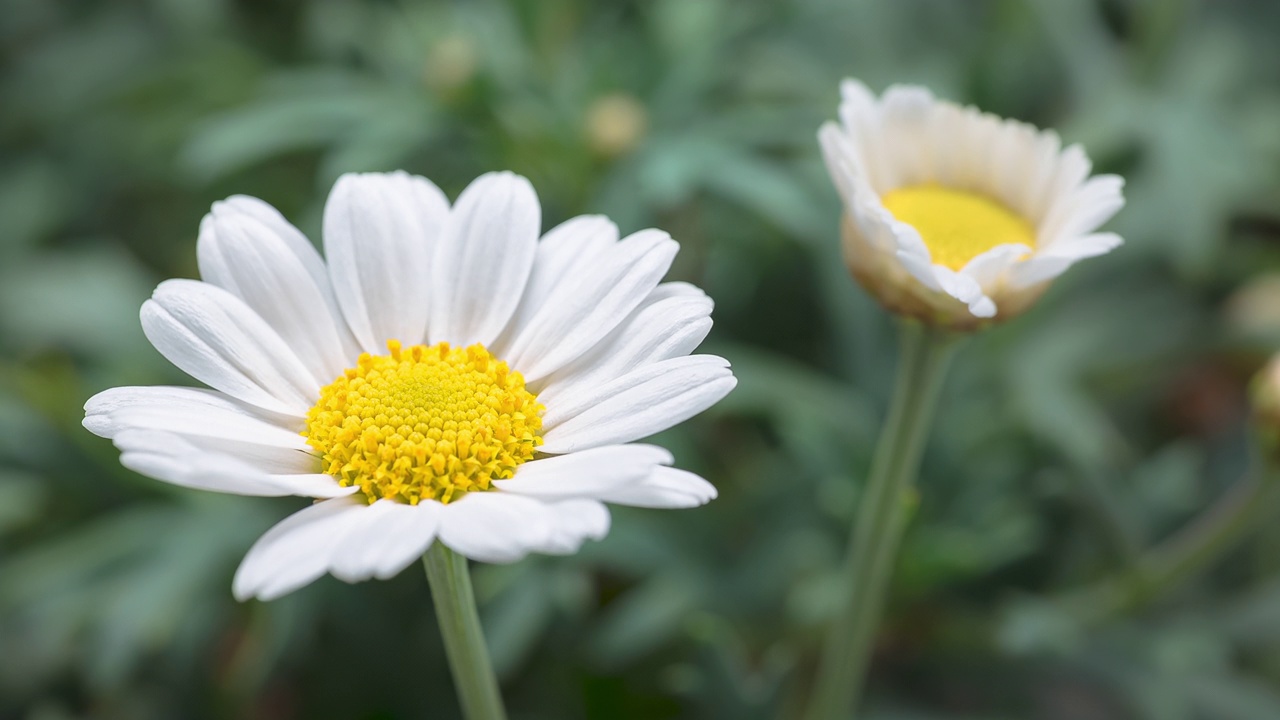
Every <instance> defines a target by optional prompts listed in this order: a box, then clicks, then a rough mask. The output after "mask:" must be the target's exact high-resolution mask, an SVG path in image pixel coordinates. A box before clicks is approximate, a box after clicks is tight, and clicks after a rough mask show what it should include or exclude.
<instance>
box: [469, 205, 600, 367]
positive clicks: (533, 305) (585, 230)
mask: <svg viewBox="0 0 1280 720" xmlns="http://www.w3.org/2000/svg"><path fill="white" fill-rule="evenodd" d="M617 242H618V226H617V225H614V224H613V222H612V221H610V220H609V218H607V217H604V216H603V215H579V216H578V217H575V218H570V219H568V220H566V221H564V222H562V223H560V224H559V225H557V226H555V227H554V228H552V229H550V230H548V231H547V234H546V235H543V236H542V240H540V241H539V242H538V250H537V252H536V253H535V255H534V261H533V270H531V271H530V273H529V282H528V284H527V285H526V286H525V289H524V294H523V295H522V296H521V298H520V305H519V306H518V307H517V308H516V311H515V314H514V315H512V317H511V322H510V323H509V324H508V326H507V330H506V332H504V333H503V338H502V339H500V340H499V341H498V342H497V343H496V344H495V345H494V347H493V348H492V349H493V351H494V352H495V353H498V354H499V355H500V356H501V357H509V354H508V353H507V348H508V347H510V341H511V340H512V339H513V338H514V336H515V335H516V334H518V333H519V331H520V329H521V328H523V327H525V326H526V325H528V324H529V321H530V320H532V319H533V316H534V315H535V314H537V313H538V311H539V310H541V309H542V306H543V305H544V304H546V302H547V300H548V299H549V298H550V297H551V296H552V294H553V293H555V292H556V291H557V290H559V289H560V288H562V287H563V286H564V284H565V282H566V280H567V279H568V278H571V277H574V276H576V275H581V274H583V273H588V272H591V268H592V266H593V265H594V263H595V260H596V257H597V256H598V255H600V254H602V253H604V252H605V251H607V250H608V249H609V248H611V247H613V246H614V245H615V244H617Z"/></svg>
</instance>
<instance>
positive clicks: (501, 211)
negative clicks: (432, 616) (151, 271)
mask: <svg viewBox="0 0 1280 720" xmlns="http://www.w3.org/2000/svg"><path fill="white" fill-rule="evenodd" d="M540 224H541V209H540V207H539V204H538V198H537V196H536V195H535V193H534V190H533V188H532V187H531V186H530V184H529V182H528V181H527V180H525V179H524V178H522V177H519V176H516V175H512V174H510V173H495V174H489V175H485V176H482V177H480V178H479V179H477V180H476V181H475V182H473V183H472V184H471V185H470V186H469V187H468V188H467V189H466V190H464V191H463V193H462V194H461V196H460V197H459V198H458V199H457V202H455V203H454V204H453V206H452V207H450V205H449V203H448V201H447V200H446V198H445V196H444V194H443V193H442V192H441V191H440V190H439V189H438V188H437V187H436V186H435V185H433V184H432V183H431V182H430V181H428V180H426V179H424V178H421V177H415V176H411V175H408V174H405V173H392V174H364V175H346V176H344V177H342V178H341V179H339V180H338V182H337V184H336V185H335V187H334V188H333V191H332V193H331V194H330V196H329V199H328V202H327V204H326V206H325V212H324V249H325V255H326V257H325V258H323V259H322V258H321V256H320V254H319V253H318V252H317V251H316V250H315V248H314V247H313V246H312V245H311V243H310V242H309V241H308V240H307V239H306V238H305V237H304V236H303V235H302V233H300V232H299V231H298V230H297V229H295V228H294V227H293V226H292V225H290V224H289V223H288V222H287V221H286V220H285V219H284V218H283V217H282V216H281V215H280V214H279V213H278V212H276V211H275V210H274V209H273V208H271V207H270V206H269V205H267V204H266V203H264V202H262V201H260V200H256V199H253V198H249V197H233V198H230V199H228V200H226V201H224V202H220V203H217V204H215V205H214V207H213V210H212V212H211V213H210V214H209V215H208V216H206V217H205V219H204V222H203V223H202V225H201V228H200V237H199V244H198V259H199V266H200V275H201V277H202V278H203V280H202V281H194V280H169V281H166V282H164V283H161V284H160V286H159V287H158V288H157V289H156V291H155V293H154V295H153V296H152V298H151V299H150V300H148V301H147V302H146V303H145V304H144V305H143V306H142V312H141V318H142V326H143V329H144V331H145V332H146V335H147V338H148V339H149V340H150V341H151V343H152V344H153V345H154V346H155V347H156V349H157V350H159V351H160V352H161V353H162V354H163V355H164V356H165V357H166V358H168V359H169V360H170V361H171V362H172V363H173V364H174V365H176V366H177V367H178V368H180V369H182V370H183V371H185V372H186V373H188V374H189V375H191V376H192V377H193V378H195V379H196V380H199V381H201V382H203V383H205V384H206V385H208V386H209V387H211V388H212V389H211V390H205V389H196V388H187V387H124V388H114V389H111V390H107V391H105V392H103V393H100V394H99V395H97V396H95V397H93V398H92V399H90V400H89V402H88V403H87V405H86V406H85V420H84V424H85V427H87V428H88V429H89V430H91V431H92V432H94V433H96V434H98V435H101V436H103V437H106V438H110V439H111V440H113V441H114V442H115V444H116V446H117V447H118V448H119V449H120V451H121V462H122V463H123V464H124V465H126V466H128V467H129V468H132V469H133V470H136V471H138V472H140V473H143V474H145V475H149V476H151V477H154V478H157V479H160V480H164V481H167V482H171V483H175V484H178V485H183V486H188V487H193V488H200V489H205V490H213V491H219V492H228V493H237V494H241V495H300V496H306V497H312V498H318V499H319V501H318V502H316V503H315V504H313V505H311V506H309V507H307V508H306V509H303V510H301V511H299V512H297V513H295V514H294V515H292V516H291V517H289V518H287V519H285V520H284V521H283V522H281V523H280V524H278V525H276V526H275V527H274V528H272V529H271V530H270V531H268V532H267V533H266V534H265V535H264V536H263V537H262V538H261V539H260V540H259V541H258V542H257V543H256V544H255V545H254V546H253V548H252V549H251V550H250V551H249V554H248V556H247V557H246V558H245V559H244V561H243V563H242V564H241V566H240V568H239V570H238V571H237V573H236V577H235V582H234V592H235V595H236V597H238V598H241V599H245V598H249V597H259V598H263V599H270V598H275V597H278V596H280V595H283V594H285V593H288V592H290V591H292V590H294V589H296V588H298V587H300V586H302V585H305V584H307V583H309V582H311V581H313V580H315V579H316V578H317V577H319V576H321V575H323V574H324V573H326V572H329V573H332V574H333V575H335V576H336V577H338V578H340V579H342V580H345V581H347V582H355V581H359V580H364V579H367V578H371V577H378V578H387V577H390V576H392V575H395V574H396V573H398V572H400V571H401V570H402V569H403V568H405V567H406V566H407V565H409V564H410V563H411V562H413V561H414V560H416V559H417V558H418V557H419V556H421V555H423V553H424V552H425V551H426V550H427V549H428V548H429V547H430V546H431V545H432V543H433V542H439V543H442V544H443V545H444V546H446V547H448V548H451V549H452V550H453V551H455V552H456V553H458V554H460V555H463V556H466V557H469V558H472V559H474V560H480V561H485V562H510V561H515V560H517V559H519V558H521V557H523V556H525V555H526V554H527V553H530V552H542V553H572V552H574V551H576V550H577V548H578V547H579V546H580V545H581V544H582V542H583V541H584V540H585V539H587V538H591V539H599V538H601V537H603V536H604V535H605V533H606V532H607V531H608V528H609V512H608V510H607V509H606V508H605V505H604V503H606V502H609V503H619V504H624V505H636V506H642V507H658V508H676V507H692V506H696V505H701V504H703V503H705V502H707V501H708V500H710V499H712V498H714V497H715V495H716V491H715V489H714V488H713V487H712V486H711V485H710V484H709V483H707V482H706V481H705V480H703V479H702V478H700V477H698V476H696V475H694V474H692V473H689V472H685V471H682V470H677V469H674V468H672V467H669V465H670V464H671V462H672V457H671V455H670V454H669V453H668V452H667V451H666V450H663V449H662V448H658V447H654V446H650V445H640V444H632V443H633V441H635V440H638V439H640V438H643V437H645V436H648V435H651V434H653V433H655V432H658V431H660V430H664V429H666V428H669V427H671V426H673V425H675V424H677V423H680V422H682V421H684V420H686V419H688V418H689V417H691V416H693V415H695V414H697V413H699V412H701V411H703V410H705V409H707V408H708V407H710V406H711V405H712V404H714V403H716V402H717V401H718V400H720V399H721V398H722V397H724V396H725V395H726V394H727V393H728V392H729V391H730V390H731V389H732V388H733V387H734V384H735V382H736V381H735V379H734V377H733V375H732V374H731V372H730V370H729V368H728V362H726V361H725V360H723V359H721V358H718V357H712V356H708V355H690V353H691V352H692V351H693V350H694V348H696V347H697V346H698V344H699V343H700V342H701V341H702V339H703V338H704V337H705V336H706V334H707V332H708V331H709V330H710V328H711V318H710V314H711V309H712V303H711V300H710V299H709V298H707V296H706V295H705V294H703V293H702V291H700V290H699V289H698V288H696V287H693V286H691V285H688V284H685V283H677V282H671V283H660V281H661V279H662V277H663V275H665V274H666V272H667V269H668V267H669V266H670V264H671V262H672V259H673V258H674V257H675V255H676V251H677V249H678V248H677V244H676V242H675V241H673V240H672V239H671V238H670V237H669V236H668V235H667V234H666V233H663V232H660V231H657V230H643V231H641V232H637V233H635V234H633V235H630V236H628V237H626V238H625V239H622V240H619V237H618V229H617V227H616V226H615V225H614V224H613V223H611V222H610V221H609V220H608V219H606V218H604V217H599V216H583V217H578V218H574V219H572V220H569V221H568V222H565V223H564V224H562V225H560V226H559V227H557V228H555V229H553V230H551V231H550V232H548V233H546V235H545V236H543V237H542V238H541V240H539V232H540Z"/></svg>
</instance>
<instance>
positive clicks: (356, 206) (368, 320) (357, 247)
mask: <svg viewBox="0 0 1280 720" xmlns="http://www.w3.org/2000/svg"><path fill="white" fill-rule="evenodd" d="M448 215H449V205H448V201H447V200H446V199H445V197H444V193H442V192H440V189H439V188H437V187H436V186H435V185H434V184H432V183H431V181H430V180H427V179H426V178H422V177H418V176H416V175H409V174H407V173H403V172H394V173H387V174H381V173H367V174H349V175H343V176H342V177H341V178H339V179H338V182H337V184H335V185H334V186H333V191H332V192H331V193H330V194H329V200H328V202H326V203H325V207H324V249H325V255H326V256H327V257H328V261H329V274H330V277H331V278H332V281H333V289H334V293H335V294H336V295H337V297H338V303H339V304H340V305H341V307H342V313H343V316H344V317H345V318H346V320H347V323H348V325H350V327H351V330H352V332H353V333H354V334H355V336H356V338H357V339H358V340H359V342H360V345H361V347H363V348H364V350H365V351H366V352H369V353H372V354H375V355H378V354H385V353H386V343H387V340H390V339H395V340H399V341H401V342H402V343H404V344H405V345H414V344H417V343H420V342H422V340H423V338H425V337H426V328H427V320H428V318H429V316H430V304H431V290H430V286H431V282H430V272H431V268H430V265H431V256H432V252H433V249H434V247H435V246H436V245H437V244H438V243H439V235H440V234H441V232H442V228H443V226H444V225H445V223H446V219H447V218H448Z"/></svg>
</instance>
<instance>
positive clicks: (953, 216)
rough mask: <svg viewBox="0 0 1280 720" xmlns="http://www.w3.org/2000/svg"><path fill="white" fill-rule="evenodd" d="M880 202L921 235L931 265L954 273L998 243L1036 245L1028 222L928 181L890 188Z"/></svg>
mask: <svg viewBox="0 0 1280 720" xmlns="http://www.w3.org/2000/svg"><path fill="white" fill-rule="evenodd" d="M880 202H881V203H882V204H883V205H884V207H885V209H886V210H888V211H889V212H891V213H893V216H894V217H895V218H897V219H898V220H900V221H902V222H904V223H906V224H908V225H910V226H911V227H914V228H915V229H916V231H917V232H919V233H920V237H921V238H923V239H924V244H925V245H927V246H928V247H929V254H930V255H931V256H932V258H933V262H935V263H937V264H939V265H945V266H947V267H949V268H951V269H952V270H960V269H961V268H963V267H964V266H965V265H966V264H968V262H969V261H970V260H972V259H974V258H975V257H977V256H979V255H981V254H982V253H984V252H986V251H988V250H990V249H991V248H993V247H996V246H997V245H1005V244H1008V243H1021V244H1023V245H1026V246H1028V247H1031V248H1034V247H1035V246H1036V231H1035V228H1033V227H1032V226H1031V223H1029V222H1027V221H1026V220H1024V219H1023V218H1022V217H1021V216H1019V215H1018V214H1017V213H1015V212H1013V211H1012V210H1010V209H1009V208H1007V207H1005V206H1004V205H1002V204H1001V203H999V202H997V201H995V200H992V199H990V198H988V197H985V196H983V195H979V194H977V193H971V192H966V191H964V190H953V189H951V188H946V187H943V186H941V185H936V184H933V183H927V184H924V185H911V186H909V187H904V188H898V189H897V190H891V191H889V192H887V193H885V195H884V197H882V198H881V199H880Z"/></svg>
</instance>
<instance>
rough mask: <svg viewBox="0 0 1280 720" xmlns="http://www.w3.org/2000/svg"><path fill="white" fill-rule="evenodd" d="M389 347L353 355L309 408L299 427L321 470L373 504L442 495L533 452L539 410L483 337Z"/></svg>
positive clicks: (488, 483) (495, 474)
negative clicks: (468, 342) (462, 342)
mask: <svg viewBox="0 0 1280 720" xmlns="http://www.w3.org/2000/svg"><path fill="white" fill-rule="evenodd" d="M387 348H388V350H390V354H389V355H380V356H377V357H374V356H372V355H369V354H367V353H366V354H363V355H361V356H360V359H359V360H358V361H357V363H356V366H355V367H353V368H350V369H348V370H347V371H345V372H344V373H343V374H342V375H341V376H340V377H339V378H338V379H337V380H334V381H333V382H332V383H330V384H329V385H327V386H326V387H325V388H324V389H323V390H321V391H320V400H319V402H317V403H316V404H315V407H313V408H311V410H310V412H308V413H307V429H306V431H305V432H304V433H303V434H304V435H305V436H306V438H307V444H309V445H310V446H311V447H313V448H315V450H316V451H317V452H318V453H320V455H321V458H322V465H323V471H324V472H325V473H328V474H330V475H332V476H334V477H335V478H337V479H338V482H339V483H341V484H342V485H344V486H352V485H354V486H356V487H358V488H360V492H361V493H363V494H364V496H365V498H366V499H367V500H368V501H369V502H371V503H372V502H374V501H375V500H378V499H381V498H387V499H392V500H396V501H399V502H405V503H409V504H411V505H416V504H417V503H418V502H420V501H422V500H425V499H428V498H430V499H435V500H439V501H440V502H444V503H447V502H451V501H453V500H457V499H458V498H460V497H462V496H463V495H465V494H466V493H469V492H477V491H482V490H489V489H491V487H492V482H493V481H494V480H500V479H504V478H509V477H511V476H512V474H513V473H514V472H515V469H516V466H517V465H519V464H520V463H523V462H525V461H526V460H529V459H531V458H532V457H533V453H534V448H536V447H537V446H538V445H539V444H541V442H542V438H541V437H540V436H539V435H538V432H539V431H540V430H541V428H542V419H541V417H540V413H541V412H542V409H543V408H542V406H541V405H539V404H538V400H537V397H535V396H534V394H533V393H531V392H529V391H528V390H526V389H525V386H524V378H523V377H521V375H520V373H518V372H513V371H512V370H510V369H509V368H508V367H507V364H506V363H505V362H500V361H499V360H497V359H496V358H494V356H493V355H492V354H490V352H489V351H488V350H486V349H485V348H484V346H483V345H479V344H477V345H472V346H471V347H468V348H460V347H450V346H449V344H448V343H440V344H438V345H433V346H431V347H427V346H425V345H414V346H413V347H410V348H402V347H401V345H400V343H399V342H397V341H395V340H391V341H389V342H388V343H387Z"/></svg>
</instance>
